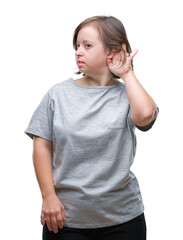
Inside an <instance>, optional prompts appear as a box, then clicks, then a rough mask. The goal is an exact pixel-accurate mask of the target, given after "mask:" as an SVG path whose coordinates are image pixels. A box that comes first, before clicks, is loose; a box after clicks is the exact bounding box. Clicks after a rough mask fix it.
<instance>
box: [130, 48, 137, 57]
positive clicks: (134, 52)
mask: <svg viewBox="0 0 183 240" xmlns="http://www.w3.org/2000/svg"><path fill="white" fill-rule="evenodd" d="M137 53H138V49H135V50H134V51H133V52H132V53H130V57H131V59H132V58H134V57H135V55H136V54H137Z"/></svg>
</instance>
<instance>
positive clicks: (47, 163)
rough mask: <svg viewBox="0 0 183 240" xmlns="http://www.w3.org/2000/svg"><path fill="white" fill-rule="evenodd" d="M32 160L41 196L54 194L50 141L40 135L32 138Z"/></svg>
mask: <svg viewBox="0 0 183 240" xmlns="http://www.w3.org/2000/svg"><path fill="white" fill-rule="evenodd" d="M33 162H34V168H35V172H36V177H37V180H38V183H39V187H40V190H41V194H42V197H43V198H46V197H47V196H50V195H55V189H54V185H53V174H52V148H51V142H50V141H48V140H45V139H43V138H40V137H35V138H34V149H33Z"/></svg>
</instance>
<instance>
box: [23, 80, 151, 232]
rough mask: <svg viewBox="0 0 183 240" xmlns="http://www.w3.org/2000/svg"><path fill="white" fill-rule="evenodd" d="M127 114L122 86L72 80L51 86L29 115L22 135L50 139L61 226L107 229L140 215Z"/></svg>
mask: <svg viewBox="0 0 183 240" xmlns="http://www.w3.org/2000/svg"><path fill="white" fill-rule="evenodd" d="M130 113H131V112H130V106H129V100H128V97H127V92H126V88H125V85H124V84H123V83H122V82H121V83H119V84H117V85H113V86H83V85H80V84H78V83H77V82H76V81H75V80H74V79H73V78H69V79H66V80H64V81H62V82H59V83H57V84H55V85H53V86H52V87H51V88H50V89H49V90H48V91H47V93H46V94H45V96H44V97H43V99H42V101H41V102H40V104H39V105H38V107H37V108H36V110H35V112H34V113H33V115H32V118H31V120H30V123H29V125H28V127H27V129H26V130H25V133H26V134H27V135H28V136H29V137H31V138H32V139H33V135H37V136H40V137H42V138H45V139H47V140H49V141H53V155H52V161H53V180H54V187H55V190H56V194H57V196H58V197H59V199H60V200H61V202H62V204H63V205H64V207H65V213H66V217H67V220H66V221H64V226H67V227H73V228H98V227H107V226H112V225H116V224H120V223H124V222H126V221H128V220H131V219H132V218H134V217H136V216H138V215H140V214H141V213H143V211H144V206H143V201H142V197H141V193H140V188H139V184H138V181H137V179H136V177H135V175H134V174H133V173H132V172H131V171H130V167H131V165H132V163H133V161H134V157H135V152H136V136H135V128H136V126H135V125H134V124H133V122H132V120H131V114H130ZM153 124H154V121H153V122H152V124H149V125H148V129H150V128H151V127H152V125H153ZM148 129H147V128H146V129H145V131H147V130H148Z"/></svg>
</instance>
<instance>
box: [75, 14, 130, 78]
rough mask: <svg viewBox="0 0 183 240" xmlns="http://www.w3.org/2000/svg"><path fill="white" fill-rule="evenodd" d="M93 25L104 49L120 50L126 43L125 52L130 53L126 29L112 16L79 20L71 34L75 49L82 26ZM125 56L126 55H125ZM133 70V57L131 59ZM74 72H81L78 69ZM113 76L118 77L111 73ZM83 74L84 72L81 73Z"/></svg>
mask: <svg viewBox="0 0 183 240" xmlns="http://www.w3.org/2000/svg"><path fill="white" fill-rule="evenodd" d="M89 24H90V25H93V26H94V27H96V29H97V30H98V33H99V36H100V38H101V40H102V42H103V45H104V50H105V51H106V50H110V51H111V52H120V51H121V50H123V49H122V44H123V43H125V44H126V51H127V53H129V54H130V53H131V52H132V50H131V46H130V44H129V42H128V38H127V34H126V30H125V28H124V26H123V24H122V22H121V21H120V20H119V19H117V18H115V17H113V16H94V17H90V18H87V19H85V20H84V21H83V22H81V23H80V24H79V25H78V26H77V28H76V29H75V31H74V34H73V47H74V49H75V50H77V43H76V41H77V36H78V33H79V31H80V30H81V28H82V27H84V26H86V25H89ZM113 49H114V50H113ZM125 57H126V56H125ZM131 65H132V70H133V59H132V61H131ZM75 74H81V72H80V71H78V72H76V73H75ZM112 75H113V77H114V78H120V77H118V76H116V75H115V74H113V73H112ZM83 76H85V74H83Z"/></svg>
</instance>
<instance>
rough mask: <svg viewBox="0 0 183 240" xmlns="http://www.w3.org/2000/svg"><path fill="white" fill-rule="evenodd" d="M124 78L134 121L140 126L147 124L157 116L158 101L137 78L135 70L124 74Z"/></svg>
mask: <svg viewBox="0 0 183 240" xmlns="http://www.w3.org/2000/svg"><path fill="white" fill-rule="evenodd" d="M122 79H123V81H124V83H125V86H126V90H127V94H128V99H129V102H130V108H131V116H132V120H133V122H134V123H135V124H136V125H138V126H143V125H147V124H148V123H150V122H151V121H152V120H154V119H155V118H156V117H157V114H158V109H157V106H156V103H155V102H154V100H153V98H152V97H151V96H150V95H149V94H148V93H147V92H146V91H145V89H144V88H143V86H142V85H141V84H140V82H139V81H138V80H137V78H136V76H135V74H134V72H133V71H129V73H128V74H126V75H124V76H122Z"/></svg>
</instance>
